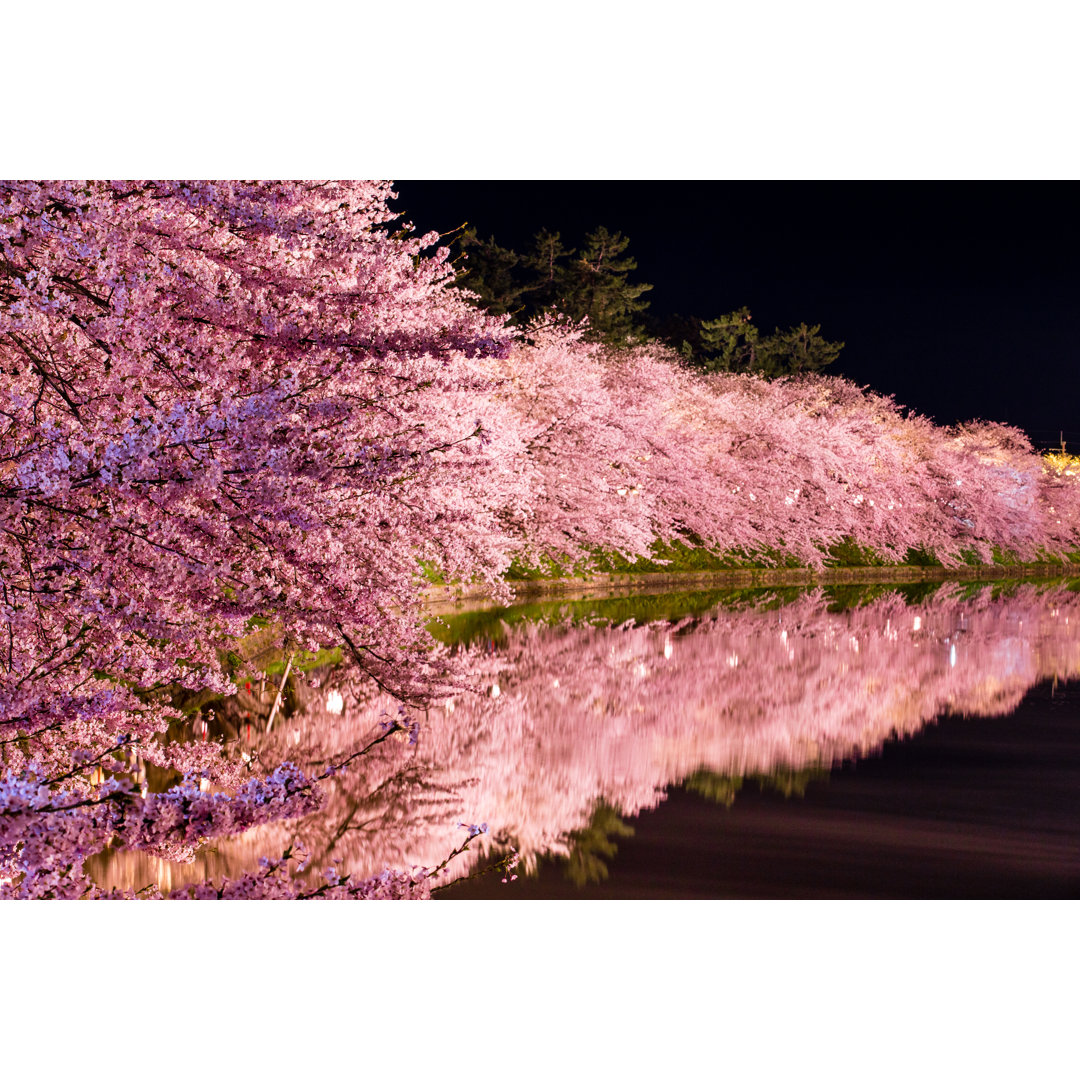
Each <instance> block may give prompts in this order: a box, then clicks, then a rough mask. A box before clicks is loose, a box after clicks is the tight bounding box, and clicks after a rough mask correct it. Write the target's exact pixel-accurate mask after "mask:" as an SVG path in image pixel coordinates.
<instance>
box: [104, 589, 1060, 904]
mask: <svg viewBox="0 0 1080 1080" xmlns="http://www.w3.org/2000/svg"><path fill="white" fill-rule="evenodd" d="M506 617H507V622H505V623H503V624H502V625H501V627H500V629H499V632H498V633H497V634H495V635H492V636H491V637H484V638H481V639H477V640H474V641H473V642H472V643H470V644H467V645H466V644H462V645H460V647H459V649H458V658H459V660H460V661H461V662H462V663H463V664H464V666H465V668H466V669H467V671H468V674H469V677H470V678H471V680H472V682H473V684H474V687H475V689H474V690H473V691H466V692H462V693H460V694H458V695H457V696H455V697H454V698H451V699H448V700H446V701H445V702H443V703H442V704H441V705H440V706H439V707H435V708H431V709H429V710H427V711H426V712H422V713H416V714H414V715H412V716H411V717H409V718H408V719H409V721H410V722H412V721H416V722H417V724H418V726H413V727H412V729H411V731H410V730H408V725H406V730H403V731H401V732H398V733H397V734H395V735H394V736H393V737H392V738H391V739H389V740H387V741H386V742H385V743H383V744H381V745H380V746H378V747H376V748H375V749H374V750H373V751H372V753H371V754H370V755H369V756H368V757H366V758H364V759H362V761H361V763H360V766H361V767H359V768H356V769H355V771H350V772H349V773H347V774H345V775H344V776H343V777H340V778H338V779H337V780H336V781H335V782H336V784H337V787H336V788H335V789H334V790H333V793H332V794H331V796H330V798H329V799H328V800H327V802H326V805H325V806H324V807H323V808H322V809H321V810H320V811H318V812H317V813H315V814H313V815H311V816H309V817H307V818H304V819H302V820H298V821H284V822H277V823H273V824H270V825H265V826H260V827H259V828H257V829H254V830H252V831H251V832H249V833H247V834H244V835H242V836H239V837H235V838H232V839H229V840H227V841H223V842H220V843H219V844H218V846H217V848H216V850H214V851H208V852H203V853H201V854H200V855H199V856H198V858H197V860H196V862H195V863H194V864H188V865H185V864H166V863H162V862H160V861H159V860H154V859H151V858H148V857H146V856H142V855H139V854H137V853H132V852H125V851H120V852H114V853H109V854H107V855H106V856H104V857H102V859H101V860H100V862H99V863H98V864H97V866H96V872H95V876H96V877H97V878H98V880H100V881H101V882H102V884H105V885H107V886H118V887H123V888H136V889H138V888H140V887H142V886H143V885H146V884H148V883H150V882H151V881H154V880H160V883H161V884H162V885H166V884H167V885H171V886H172V887H176V886H178V885H180V884H183V883H185V882H188V881H195V880H202V879H204V878H205V877H206V876H207V875H211V876H213V877H215V878H220V877H221V876H223V875H227V876H230V877H233V876H236V875H238V874H240V873H243V872H245V871H247V870H250V869H252V868H254V867H255V866H256V865H257V861H258V858H259V856H261V855H265V854H268V853H270V854H273V853H275V852H280V851H283V850H284V849H285V848H287V847H288V846H289V845H290V844H292V843H294V842H295V841H297V840H300V841H301V842H302V843H303V844H304V846H305V847H306V848H307V849H308V850H309V851H311V852H312V854H313V860H312V871H311V872H312V873H314V872H317V871H318V870H319V869H320V868H321V867H325V866H327V865H329V864H331V863H332V862H334V861H335V860H339V861H340V865H341V869H342V871H343V872H349V873H353V874H356V875H358V876H368V875H370V874H373V873H377V872H378V871H380V870H381V869H382V868H383V867H384V866H386V865H389V866H399V867H408V866H411V865H428V866H433V865H435V864H437V863H439V862H440V861H441V859H442V857H443V856H444V855H445V853H446V851H447V850H448V848H449V847H450V846H452V844H453V843H454V842H455V840H456V839H457V837H456V836H455V826H456V824H457V823H458V822H462V821H466V822H472V821H485V822H488V823H490V832H489V833H488V834H487V835H486V836H484V837H482V838H481V840H482V841H483V843H482V844H481V846H480V847H479V848H478V849H477V850H475V851H474V850H471V849H470V851H469V852H467V853H466V855H465V856H463V857H462V858H461V859H459V860H456V861H455V862H454V863H453V864H451V868H450V870H451V873H452V874H453V875H454V876H462V875H465V874H468V873H469V872H470V871H471V870H473V869H475V868H476V866H477V864H478V863H482V862H483V861H485V855H490V854H491V853H492V852H501V851H505V850H507V849H508V846H509V845H513V846H514V847H515V848H516V849H517V850H518V851H519V852H520V853H521V856H522V865H523V866H524V867H525V868H526V869H528V868H529V867H530V866H534V865H535V863H536V860H537V859H538V858H539V857H540V856H545V855H559V856H564V857H566V858H571V856H573V858H572V859H571V861H570V864H569V867H570V869H571V870H572V871H573V873H576V874H579V875H581V876H582V879H583V880H590V876H591V879H593V880H595V878H596V876H597V875H601V876H602V874H603V869H602V864H603V858H604V857H605V856H606V855H609V854H610V851H611V849H612V847H613V845H614V844H615V842H616V840H617V838H618V837H619V836H621V835H625V834H626V833H625V830H626V826H625V825H623V826H622V829H621V830H620V828H619V827H618V826H617V825H616V824H615V822H618V818H619V815H622V816H628V815H633V814H637V813H639V812H640V811H642V810H643V809H648V808H653V807H655V806H657V804H658V803H659V802H661V801H662V800H663V799H664V798H665V790H666V789H667V788H668V787H670V786H673V785H677V784H681V783H687V784H688V785H689V786H690V787H691V788H695V789H700V790H702V792H703V793H705V794H708V795H709V797H710V798H715V799H717V801H720V802H727V803H729V804H730V802H731V801H732V800H734V799H737V798H738V797H739V795H738V792H739V788H740V783H741V779H742V778H744V777H748V776H751V775H753V776H757V777H765V776H772V777H774V778H775V783H777V784H779V785H781V786H783V785H784V784H788V785H795V787H796V788H797V786H798V784H800V783H805V779H806V777H807V776H810V775H814V774H815V773H816V772H819V771H823V770H827V769H829V768H830V767H831V766H833V765H835V764H837V763H838V762H841V761H843V760H847V759H852V758H859V757H863V756H866V755H870V754H873V753H875V752H876V751H878V750H880V748H881V747H882V745H883V744H884V743H885V741H886V740H888V739H889V738H890V737H891V736H901V737H902V736H907V735H911V734H913V733H915V732H917V731H918V730H919V729H920V728H922V727H923V726H924V725H926V724H927V723H929V722H931V721H933V720H934V718H935V717H937V716H939V715H942V714H944V713H958V714H964V715H969V716H987V715H996V714H1002V713H1006V712H1009V711H1011V710H1012V709H1014V708H1015V707H1016V705H1017V704H1018V703H1019V702H1020V700H1021V698H1022V697H1023V696H1024V694H1025V692H1026V691H1027V690H1028V689H1029V688H1030V687H1032V686H1033V685H1034V684H1035V683H1037V682H1038V681H1040V680H1043V679H1047V678H1059V679H1068V678H1073V677H1075V675H1076V674H1077V673H1078V672H1080V595H1078V594H1077V593H1075V592H1072V591H1069V590H1068V589H1066V588H1063V587H1052V588H1045V587H1044V588H1038V589H1037V588H1036V587H1021V588H1017V589H1015V590H1014V591H1013V592H1012V594H1011V595H1009V596H995V594H994V592H993V590H992V589H991V588H989V587H986V588H983V589H981V590H979V591H977V592H976V593H975V594H974V595H972V594H971V591H970V587H969V588H968V589H966V590H965V589H961V588H960V587H959V586H956V587H953V586H949V587H946V588H944V589H941V590H939V591H938V593H937V594H936V595H935V597H934V598H933V600H932V601H924V602H921V603H918V604H915V605H908V604H905V602H904V601H903V599H901V598H900V597H899V596H898V595H896V594H891V595H887V596H885V597H882V598H879V599H877V600H875V601H874V602H872V603H869V604H866V605H865V606H862V607H856V608H853V609H850V610H846V611H831V610H829V605H828V603H827V600H826V598H825V597H824V595H823V594H821V593H813V594H803V595H801V596H799V597H798V598H797V599H795V600H793V601H792V602H789V603H786V604H782V605H780V604H777V603H775V602H773V603H772V604H768V603H765V604H761V603H759V604H757V605H749V606H746V605H743V606H741V607H738V608H735V609H732V608H725V607H723V606H717V607H714V608H713V609H712V610H710V611H708V612H706V613H705V614H698V615H696V616H694V617H692V618H685V619H682V620H674V621H672V620H670V619H669V620H667V621H663V622H653V623H648V624H644V625H637V624H634V623H632V622H627V623H624V624H623V625H620V626H613V625H610V624H604V625H594V624H589V623H581V622H577V623H573V622H570V621H564V622H561V623H556V624H554V625H549V624H544V623H538V622H522V623H517V624H511V623H512V619H513V613H512V611H510V612H507V613H506ZM496 638H497V640H496ZM320 677H321V680H322V681H321V684H320ZM333 680H334V673H333V672H332V671H331V672H326V671H324V672H322V673H320V674H316V675H315V676H314V677H313V678H311V679H309V680H307V681H303V682H300V683H299V684H298V685H297V686H296V687H295V700H294V701H293V703H292V711H291V713H290V715H288V716H287V717H286V718H285V719H284V721H282V719H281V717H280V714H279V718H278V720H277V722H276V724H275V725H274V726H273V727H271V728H270V730H268V731H267V730H263V731H261V733H260V732H255V731H254V730H253V728H252V727H251V726H250V725H251V720H250V718H249V719H248V720H247V721H244V723H246V724H248V725H249V727H248V732H249V735H248V737H249V738H250V740H251V743H250V749H255V748H257V750H258V752H259V754H260V756H261V758H262V760H263V762H264V763H266V764H270V765H272V764H274V763H276V762H277V761H281V760H286V759H287V760H291V761H294V762H296V763H297V764H298V765H300V766H301V767H302V768H304V769H315V768H321V767H324V766H325V764H326V763H327V762H331V761H334V760H339V759H340V758H342V757H344V756H346V755H347V754H349V753H351V752H353V751H354V750H355V749H356V748H358V747H360V746H363V745H365V743H366V742H368V741H370V739H371V737H372V734H373V733H374V732H377V731H378V730H379V725H380V723H383V722H385V720H386V717H387V716H388V715H391V716H397V715H398V712H399V706H398V705H397V703H396V702H394V701H393V700H392V699H390V698H388V697H386V696H385V695H382V694H376V695H373V696H371V697H369V698H368V699H367V700H364V701H359V702H358V701H354V700H348V697H347V695H346V696H345V697H343V696H342V695H341V694H340V693H339V691H338V690H337V689H336V688H335V686H334V681H333ZM240 704H243V702H242V701H241V703H240ZM248 705H251V702H248ZM232 707H233V708H237V707H238V705H237V704H236V703H232ZM255 726H256V727H257V726H258V724H257V723H256V725H255ZM264 727H265V725H264ZM245 752H246V751H245ZM598 813H599V814H601V815H602V816H603V820H601V821H599V822H598V820H597V814H598ZM609 819H610V820H609ZM590 845H591V846H590Z"/></svg>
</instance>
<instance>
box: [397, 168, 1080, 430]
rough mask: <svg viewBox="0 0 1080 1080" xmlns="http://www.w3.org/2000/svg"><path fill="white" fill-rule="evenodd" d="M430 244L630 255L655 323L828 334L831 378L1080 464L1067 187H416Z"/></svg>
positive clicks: (1072, 194) (404, 207)
mask: <svg viewBox="0 0 1080 1080" xmlns="http://www.w3.org/2000/svg"><path fill="white" fill-rule="evenodd" d="M395 188H396V190H397V191H398V192H399V193H400V196H399V198H398V199H397V200H396V202H395V203H393V208H394V209H395V210H396V211H401V212H403V213H404V215H405V218H406V220H408V221H411V222H412V223H413V224H415V225H416V227H417V228H418V229H419V230H420V231H422V232H423V231H428V230H431V229H436V230H438V231H440V232H447V231H449V230H452V229H454V228H456V227H457V226H459V225H461V224H462V223H463V222H468V223H469V224H470V225H474V226H475V227H476V228H477V229H478V231H479V232H480V234H481V235H482V236H494V237H495V239H496V240H497V241H498V242H499V243H500V244H502V245H504V246H507V247H511V248H513V249H515V250H518V251H521V250H524V249H526V248H527V247H528V246H529V244H530V242H531V238H532V236H533V235H534V234H535V233H536V232H537V231H538V230H539V229H541V228H544V227H546V228H548V229H551V230H552V231H557V232H560V233H561V234H562V239H563V242H564V243H565V244H566V245H567V246H569V247H578V246H580V244H581V243H582V241H583V239H584V236H585V233H586V232H588V231H590V230H591V229H593V228H595V227H596V226H598V225H604V226H606V227H607V228H608V229H610V230H612V231H616V230H617V231H620V232H622V233H623V234H624V235H626V236H628V237H629V238H630V241H631V243H630V247H629V249H628V251H627V254H628V255H632V256H633V257H635V258H636V259H637V263H638V269H637V272H636V273H635V274H634V275H632V280H637V281H641V282H650V283H651V284H652V285H653V286H654V288H653V290H652V291H651V292H650V293H648V294H647V298H648V299H650V301H651V305H650V312H651V313H655V314H659V315H664V314H674V313H679V314H682V315H697V316H700V317H702V318H706V319H707V318H715V317H716V316H718V315H721V314H723V313H725V312H727V311H731V310H733V309H735V308H738V307H741V306H743V305H746V306H748V307H749V308H750V310H751V312H752V314H753V318H754V323H755V324H756V325H757V326H758V327H759V328H760V330H761V331H762V333H770V332H771V331H772V330H773V329H774V327H780V328H781V329H785V328H787V327H788V326H791V325H795V324H798V323H800V322H807V323H810V324H814V323H820V325H821V332H822V335H823V336H824V337H826V338H827V339H829V340H833V341H843V342H844V343H845V347H844V350H843V352H842V353H841V354H840V358H839V359H838V360H837V361H836V363H835V364H833V365H831V366H830V367H829V368H828V372H829V373H830V374H837V375H844V376H846V377H848V378H850V379H852V380H854V381H855V382H857V383H859V384H860V385H868V386H870V387H871V388H872V389H874V390H877V391H879V392H882V393H887V394H893V395H895V397H896V399H897V401H898V402H900V404H902V405H905V406H908V407H909V408H912V409H914V410H916V411H917V412H920V413H922V414H924V415H926V416H930V417H932V418H933V419H935V420H936V421H938V422H939V423H943V424H951V423H956V422H960V421H963V420H968V419H973V418H982V419H985V420H998V421H1003V422H1007V423H1010V424H1014V425H1016V426H1018V427H1021V428H1023V429H1024V430H1025V431H1026V432H1027V433H1028V435H1029V436H1031V438H1032V439H1033V441H1034V442H1035V444H1036V446H1056V445H1057V444H1058V438H1059V436H1058V433H1059V431H1064V434H1065V439H1066V441H1067V443H1068V445H1069V449H1070V450H1076V449H1078V448H1080V409H1078V396H1080V395H1078V391H1080V374H1078V363H1077V361H1078V359H1080V356H1078V342H1080V326H1078V325H1077V321H1078V320H1077V316H1078V315H1080V300H1078V298H1080V262H1078V260H1077V258H1076V252H1077V250H1078V248H1080V243H1078V242H1080V213H1078V210H1077V189H1076V187H1075V186H1074V185H1072V184H1066V183H1041V184H1032V183H1023V184H1012V183H936V182H935V183H918V184H915V183H908V184H900V183H854V182H816V181H815V182H799V183H779V182H774V183H766V182H762V183H742V182H713V181H708V182H701V181H693V182H681V183H673V182H648V181H611V182H600V181H588V182H579V181H566V182H532V181H483V182H480V181H402V182H397V183H396V184H395Z"/></svg>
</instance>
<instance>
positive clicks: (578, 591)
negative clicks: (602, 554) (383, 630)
mask: <svg viewBox="0 0 1080 1080" xmlns="http://www.w3.org/2000/svg"><path fill="white" fill-rule="evenodd" d="M1077 577H1080V566H1076V565H1075V564H1071V563H1021V564H1017V565H1011V566H1009V565H1006V566H1002V565H988V566H987V565H980V566H839V567H829V568H826V569H823V570H812V569H808V568H805V567H798V568H790V567H784V568H773V569H765V568H761V569H758V568H751V569H737V570H682V571H679V572H677V573H668V574H665V573H648V574H591V575H590V576H589V577H562V578H545V579H542V580H533V581H509V582H507V584H508V585H509V586H510V587H511V588H512V589H513V590H514V596H515V599H517V600H521V599H524V598H530V599H535V598H543V597H553V598H557V597H565V598H567V599H569V598H570V597H571V596H576V595H589V594H591V593H594V592H604V591H607V590H612V589H617V590H627V591H633V592H638V591H640V592H651V591H654V590H655V589H657V588H662V589H666V588H668V587H670V586H678V587H679V588H680V589H696V588H702V589H707V588H721V589H722V588H746V587H753V586H763V587H769V586H813V585H837V584H866V585H870V584H886V585H889V584H893V585H908V584H912V583H914V582H922V581H942V582H944V581H986V582H993V581H1010V580H1040V579H1046V578H1077ZM490 595H491V593H490V590H488V589H487V588H485V587H483V586H452V587H451V586H446V585H431V586H428V588H426V589H425V590H424V592H423V601H424V604H425V606H434V605H439V606H442V605H444V604H454V603H458V602H468V601H475V600H481V599H484V598H490Z"/></svg>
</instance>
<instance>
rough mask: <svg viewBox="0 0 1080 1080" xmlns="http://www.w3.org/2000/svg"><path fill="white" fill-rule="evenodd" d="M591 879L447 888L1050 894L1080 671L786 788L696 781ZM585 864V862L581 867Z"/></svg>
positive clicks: (554, 866) (1079, 791) (547, 869)
mask: <svg viewBox="0 0 1080 1080" xmlns="http://www.w3.org/2000/svg"><path fill="white" fill-rule="evenodd" d="M626 824H627V825H629V826H630V827H631V828H632V829H633V834H632V835H630V836H628V837H623V836H613V837H612V839H613V840H614V844H615V848H616V850H615V851H614V853H613V854H611V855H609V856H608V857H606V858H603V859H601V860H598V862H601V863H602V865H603V867H604V870H603V871H600V872H598V873H594V875H593V879H592V880H590V881H589V882H588V883H587V884H586V883H584V882H580V883H577V882H575V881H574V880H573V868H572V867H570V866H569V864H568V863H567V862H566V861H565V860H554V859H545V860H542V861H541V864H540V866H539V873H538V875H537V876H536V877H532V878H519V880H518V881H517V882H515V883H514V887H513V888H509V887H508V886H505V885H501V884H500V883H499V882H498V881H496V880H493V878H492V877H490V876H489V877H486V878H482V879H476V880H473V881H467V882H462V883H460V884H458V885H455V886H454V887H453V888H452V889H449V890H447V891H446V892H444V893H442V894H441V895H442V896H443V897H444V898H446V899H451V898H457V899H525V900H537V899H602V900H617V899H642V900H645V899H649V900H662V899H674V898H681V899H698V900H701V899H719V898H731V899H764V898H776V899H784V898H792V899H810V898H816V899H844V898H863V899H927V898H940V899H971V898H993V899H1041V898H1076V897H1078V896H1080V683H1076V682H1074V683H1072V684H1069V685H1067V686H1066V685H1062V684H1058V686H1057V687H1054V685H1053V681H1052V680H1051V681H1047V682H1043V683H1040V684H1039V685H1038V686H1036V687H1035V688H1034V689H1032V690H1031V691H1030V692H1029V693H1028V694H1027V695H1026V696H1025V697H1024V699H1023V701H1022V702H1021V703H1020V705H1019V706H1018V707H1017V708H1016V709H1015V710H1014V711H1013V712H1011V713H1009V714H1007V715H1005V716H1001V717H994V718H992V719H987V718H978V719H966V718H963V717H956V716H946V717H944V718H943V719H941V720H940V721H939V722H938V723H935V724H932V725H929V726H927V727H926V728H924V729H923V730H922V731H921V732H920V733H919V734H918V735H916V736H914V737H912V738H910V739H907V740H904V741H896V740H891V741H889V742H887V743H886V744H885V745H884V747H883V748H882V751H881V754H880V756H874V757H869V758H866V759H863V760H861V761H858V762H845V763H844V764H841V765H839V766H836V767H834V768H833V769H832V770H831V771H830V772H829V773H828V774H827V775H826V776H823V777H821V778H817V779H813V780H811V781H809V782H808V783H807V785H806V789H805V792H804V793H803V794H802V795H798V794H795V795H792V796H788V797H785V795H784V794H783V793H781V792H778V791H777V790H776V789H773V788H769V787H762V786H760V785H757V784H752V785H748V786H747V785H744V787H743V788H742V790H741V791H740V792H739V795H738V798H737V799H736V800H735V802H734V803H733V804H732V805H731V806H730V807H724V806H719V805H717V804H716V803H715V802H712V801H710V800H709V799H708V798H706V797H705V796H703V795H701V794H700V793H697V792H694V791H689V790H687V788H686V787H685V786H678V787H674V788H671V789H669V790H668V791H667V793H666V799H665V801H664V802H663V803H661V804H660V806H658V807H657V808H656V809H655V810H648V811H645V812H643V813H642V814H640V815H638V816H637V817H636V818H633V819H630V820H628V821H627V822H626ZM579 876H580V875H579Z"/></svg>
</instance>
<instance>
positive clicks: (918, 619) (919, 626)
mask: <svg viewBox="0 0 1080 1080" xmlns="http://www.w3.org/2000/svg"><path fill="white" fill-rule="evenodd" d="M921 629H922V616H921V615H916V616H915V625H914V626H912V630H921Z"/></svg>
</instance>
